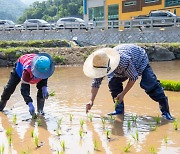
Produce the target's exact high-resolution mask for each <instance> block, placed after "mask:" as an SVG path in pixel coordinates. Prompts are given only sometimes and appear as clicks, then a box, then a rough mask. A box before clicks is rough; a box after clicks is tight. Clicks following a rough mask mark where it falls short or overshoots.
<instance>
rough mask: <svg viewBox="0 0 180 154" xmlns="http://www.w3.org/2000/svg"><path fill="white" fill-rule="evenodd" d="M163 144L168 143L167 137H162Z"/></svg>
mask: <svg viewBox="0 0 180 154" xmlns="http://www.w3.org/2000/svg"><path fill="white" fill-rule="evenodd" d="M164 143H166V144H167V143H168V137H167V136H164Z"/></svg>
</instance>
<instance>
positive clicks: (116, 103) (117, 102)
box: [114, 99, 119, 109]
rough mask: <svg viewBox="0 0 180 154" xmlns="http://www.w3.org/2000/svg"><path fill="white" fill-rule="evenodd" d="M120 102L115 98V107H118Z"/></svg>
mask: <svg viewBox="0 0 180 154" xmlns="http://www.w3.org/2000/svg"><path fill="white" fill-rule="evenodd" d="M118 104H119V100H118V99H114V108H115V109H116V107H117V105H118Z"/></svg>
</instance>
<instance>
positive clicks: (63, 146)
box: [60, 141, 66, 152]
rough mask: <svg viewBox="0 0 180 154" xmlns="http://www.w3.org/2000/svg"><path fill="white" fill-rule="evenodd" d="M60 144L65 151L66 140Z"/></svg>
mask: <svg viewBox="0 0 180 154" xmlns="http://www.w3.org/2000/svg"><path fill="white" fill-rule="evenodd" d="M60 145H61V148H62V150H63V152H64V151H65V150H66V144H65V141H61V142H60Z"/></svg>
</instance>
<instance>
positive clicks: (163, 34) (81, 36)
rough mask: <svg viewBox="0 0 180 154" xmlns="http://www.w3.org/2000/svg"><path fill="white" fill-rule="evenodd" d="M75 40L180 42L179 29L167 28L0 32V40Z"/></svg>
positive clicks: (97, 43) (87, 41) (93, 43)
mask: <svg viewBox="0 0 180 154" xmlns="http://www.w3.org/2000/svg"><path fill="white" fill-rule="evenodd" d="M75 37H77V40H78V41H79V42H81V43H82V44H85V45H100V44H117V43H163V42H180V28H179V27H169V28H164V29H159V28H157V29H156V28H152V29H151V28H145V29H142V31H140V30H139V29H132V30H130V29H127V30H123V31H118V30H117V29H108V30H100V29H93V30H89V31H85V30H72V31H70V30H60V31H55V30H52V31H22V32H19V31H8V32H3V31H1V32H0V40H21V41H24V40H52V39H60V40H64V39H65V40H73V38H75Z"/></svg>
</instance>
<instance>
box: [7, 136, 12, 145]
mask: <svg viewBox="0 0 180 154" xmlns="http://www.w3.org/2000/svg"><path fill="white" fill-rule="evenodd" d="M8 144H9V146H11V144H12V137H11V136H8Z"/></svg>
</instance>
